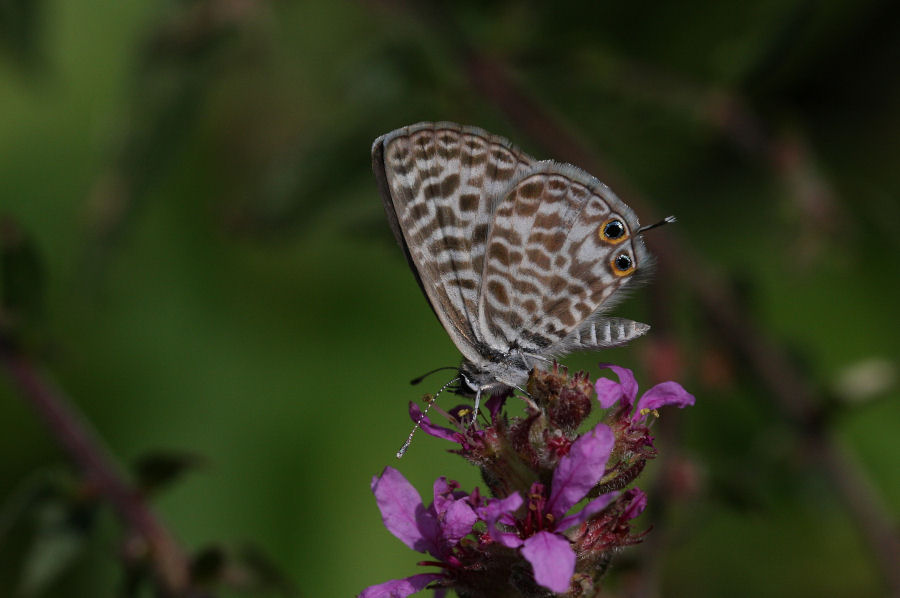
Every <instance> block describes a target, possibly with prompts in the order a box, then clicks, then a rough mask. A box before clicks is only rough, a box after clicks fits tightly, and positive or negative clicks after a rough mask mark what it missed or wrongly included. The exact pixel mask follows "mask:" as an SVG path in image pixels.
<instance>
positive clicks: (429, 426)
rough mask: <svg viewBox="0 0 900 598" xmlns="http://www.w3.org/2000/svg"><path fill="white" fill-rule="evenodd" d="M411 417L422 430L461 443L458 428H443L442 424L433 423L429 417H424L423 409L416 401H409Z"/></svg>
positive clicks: (436, 436)
mask: <svg viewBox="0 0 900 598" xmlns="http://www.w3.org/2000/svg"><path fill="white" fill-rule="evenodd" d="M409 417H410V419H412V420H413V422H418V424H419V427H420V428H422V430H423V431H424V432H425V433H426V434H428V435H430V436H434V437H435V438H443V439H444V440H449V441H450V442H456V443H459V438H460V436H459V432H457V431H456V430H451V429H450V428H442V427H441V426H436V425H434V424H433V423H431V420H430V419H428V418H427V417H422V409H421V408H420V407H419V406H418V405H417V404H416V403H414V402H412V401H410V402H409Z"/></svg>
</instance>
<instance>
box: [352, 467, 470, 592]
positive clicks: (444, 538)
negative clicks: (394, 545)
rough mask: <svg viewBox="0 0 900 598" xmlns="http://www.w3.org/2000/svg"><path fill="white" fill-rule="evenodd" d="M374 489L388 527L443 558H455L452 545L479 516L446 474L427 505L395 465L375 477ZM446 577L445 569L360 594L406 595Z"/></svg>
mask: <svg viewBox="0 0 900 598" xmlns="http://www.w3.org/2000/svg"><path fill="white" fill-rule="evenodd" d="M372 492H373V493H374V494H375V501H376V502H377V503H378V508H379V510H380V511H381V518H382V520H383V521H384V525H385V527H387V528H388V531H390V532H391V533H392V534H394V535H395V536H397V538H398V539H399V540H400V541H401V542H403V543H404V544H406V545H407V546H409V547H410V548H412V549H413V550H416V551H418V552H427V553H429V554H430V555H431V556H433V557H435V558H436V559H438V561H441V562H445V561H447V560H448V559H450V558H451V552H452V549H453V548H454V547H455V546H456V545H457V544H458V543H459V541H460V540H461V539H462V538H463V537H465V536H466V535H468V534H469V533H470V532H471V531H472V526H473V525H475V522H476V521H477V519H478V518H477V516H476V515H475V511H474V510H473V509H472V507H471V506H470V505H469V503H468V501H469V496H468V495H465V494H464V493H457V492H456V485H455V483H449V482H447V479H446V478H444V477H440V478H438V479H437V481H435V483H434V502H433V503H432V504H431V505H430V506H429V507H427V508H426V507H425V505H423V504H422V499H421V497H420V496H419V493H418V492H417V491H416V489H415V488H413V486H412V484H410V483H409V482H408V481H407V480H406V478H404V477H403V474H401V473H400V472H399V471H397V470H396V469H394V468H392V467H385V469H384V471H383V472H382V474H381V476H380V477H375V478H372ZM443 577H444V574H442V573H423V574H419V575H413V576H411V577H407V578H405V579H399V580H397V579H395V580H391V581H388V582H385V583H382V584H379V585H377V586H371V587H369V588H366V589H365V590H364V591H363V592H362V593H361V594H360V598H376V597H384V598H388V597H389V598H402V597H403V596H409V595H410V594H413V593H415V592H418V591H419V590H421V589H422V588H424V587H425V586H427V585H428V584H429V583H431V582H432V581H435V580H439V579H442V578H443Z"/></svg>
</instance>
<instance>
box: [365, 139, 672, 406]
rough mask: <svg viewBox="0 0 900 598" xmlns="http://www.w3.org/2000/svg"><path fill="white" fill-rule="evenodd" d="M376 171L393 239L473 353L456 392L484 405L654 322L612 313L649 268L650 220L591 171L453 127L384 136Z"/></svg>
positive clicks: (466, 355)
mask: <svg viewBox="0 0 900 598" xmlns="http://www.w3.org/2000/svg"><path fill="white" fill-rule="evenodd" d="M372 167H373V170H374V172H375V178H376V179H377V182H378V189H379V191H380V194H381V198H382V200H383V201H384V209H385V212H386V213H387V218H388V222H389V223H390V227H391V230H392V231H393V233H394V237H395V238H396V239H397V243H398V244H399V245H400V247H401V248H402V249H403V253H404V254H405V255H406V259H407V261H408V262H409V266H410V268H411V269H412V272H413V274H414V275H415V277H416V280H417V281H418V283H419V286H420V287H421V288H422V292H423V293H424V294H425V297H426V298H427V299H428V303H429V304H430V305H431V309H432V310H433V311H434V313H435V314H436V315H437V318H438V320H439V321H440V323H441V325H442V326H443V327H444V330H446V331H447V334H449V335H450V338H451V339H452V340H453V343H454V344H455V345H456V347H457V348H458V349H459V351H460V352H461V353H462V355H463V360H462V363H461V364H460V366H459V374H458V380H459V381H460V385H459V389H458V392H460V394H467V395H469V396H475V399H476V406H475V412H476V413H477V411H478V399H479V398H480V397H481V395H482V394H484V393H493V392H496V391H499V390H503V389H507V388H512V387H517V388H521V386H522V385H523V384H524V383H525V382H526V380H527V379H528V375H529V372H530V371H531V370H532V368H533V367H535V366H536V365H538V364H540V363H548V362H551V361H552V360H553V359H555V358H558V357H561V356H563V355H565V354H567V353H570V352H573V351H592V350H596V349H605V348H608V347H615V346H618V345H622V344H625V343H627V342H628V341H630V340H632V339H634V338H636V337H639V336H641V335H643V334H645V333H646V332H647V330H649V328H650V327H649V326H648V325H647V324H642V323H640V322H635V321H632V320H627V319H624V318H614V317H605V316H603V313H604V312H605V311H606V310H608V309H609V308H610V307H611V306H612V305H613V304H615V303H616V301H617V299H620V298H621V297H622V291H623V290H624V289H626V288H627V287H629V286H631V285H633V283H634V281H635V280H637V277H638V275H639V274H640V273H643V272H646V271H647V270H648V269H649V267H650V266H651V264H652V259H651V256H650V254H649V252H648V251H647V249H646V247H645V246H644V242H643V240H642V239H641V232H643V231H645V230H647V229H649V228H651V227H644V228H641V227H640V224H639V223H638V219H637V216H636V215H635V213H634V211H633V210H632V209H631V208H629V207H628V206H627V205H625V203H624V202H622V200H620V199H619V198H618V197H616V195H615V194H614V193H613V192H612V191H611V190H610V189H609V187H607V186H606V185H604V184H603V183H601V182H600V181H599V180H597V179H596V178H594V177H593V176H591V175H590V174H588V173H586V172H585V171H583V170H581V169H579V168H577V167H575V166H572V165H570V164H563V163H559V162H554V161H551V160H536V159H534V158H532V157H531V156H529V155H528V154H526V153H524V152H522V151H521V150H519V149H518V148H516V147H515V146H514V145H512V144H511V143H510V142H509V141H507V140H506V139H504V138H502V137H498V136H496V135H492V134H490V133H488V132H487V131H484V130H482V129H479V128H477V127H471V126H460V125H457V124H454V123H449V122H438V123H430V122H423V123H418V124H415V125H410V126H407V127H402V128H400V129H397V130H395V131H392V132H390V133H387V134H386V135H382V136H381V137H379V138H378V139H376V140H375V142H374V143H373V145H372ZM670 218H671V217H670ZM672 220H674V219H672ZM666 221H671V220H670V219H666ZM653 226H656V225H653ZM451 382H454V381H451ZM448 384H449V383H448Z"/></svg>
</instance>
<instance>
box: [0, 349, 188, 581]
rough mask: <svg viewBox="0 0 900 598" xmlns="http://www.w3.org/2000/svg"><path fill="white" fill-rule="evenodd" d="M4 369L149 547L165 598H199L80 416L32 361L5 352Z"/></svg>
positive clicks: (150, 515)
mask: <svg viewBox="0 0 900 598" xmlns="http://www.w3.org/2000/svg"><path fill="white" fill-rule="evenodd" d="M0 342H2V339H0ZM0 363H2V365H3V368H4V369H5V370H6V372H7V373H8V374H9V378H10V380H11V381H12V382H13V384H14V386H15V388H16V389H17V390H18V391H19V392H20V394H21V395H22V397H23V398H24V399H25V401H26V402H28V403H29V404H30V405H31V406H32V407H33V408H34V410H35V411H36V412H37V414H38V416H39V417H40V418H41V420H42V421H43V422H44V424H45V425H46V426H47V428H48V429H49V430H50V433H51V435H52V436H53V437H54V438H55V439H56V441H57V443H58V444H59V446H60V448H62V450H63V451H64V452H65V453H66V455H67V456H68V457H69V458H70V459H71V460H72V461H73V462H74V464H75V465H76V466H77V467H78V468H79V469H80V470H81V472H82V473H83V474H84V477H85V480H86V481H87V482H88V483H89V484H90V485H91V486H93V487H94V488H96V490H97V492H98V493H99V494H100V495H101V496H103V498H105V499H106V500H107V501H108V502H109V504H110V505H111V506H112V508H113V509H114V510H115V512H116V514H117V515H118V517H119V519H121V521H122V523H123V524H124V525H125V526H126V527H127V528H128V530H129V531H130V532H132V533H134V534H136V535H137V536H138V537H140V538H141V539H142V540H143V541H144V542H145V543H146V547H147V556H148V559H149V560H150V562H151V563H152V566H153V569H154V572H155V574H156V577H157V581H158V583H159V585H160V587H161V589H162V590H163V591H164V592H165V595H167V596H173V597H182V596H192V595H194V594H193V593H191V591H190V587H189V575H188V571H189V564H188V559H187V557H186V556H185V553H184V551H183V550H182V548H181V546H180V545H179V544H178V542H177V541H176V540H175V538H174V537H173V535H172V534H171V533H170V532H169V530H168V529H166V527H165V526H164V525H163V524H162V522H161V521H160V520H159V518H158V517H157V515H156V514H155V513H154V512H153V511H152V510H151V509H150V507H149V506H148V505H147V504H146V503H145V502H144V500H143V497H142V496H141V495H140V493H138V492H137V491H136V490H135V489H134V488H133V487H132V486H131V485H130V484H129V483H128V482H127V481H126V480H125V479H124V477H123V475H122V474H121V472H120V470H119V468H118V467H117V466H116V465H115V463H114V462H113V461H112V459H111V458H110V456H109V454H108V453H107V451H106V450H105V448H104V447H103V445H102V443H101V441H100V440H99V439H98V438H97V437H96V435H95V434H94V432H93V430H91V428H90V425H89V424H88V422H87V421H86V420H85V418H84V417H83V416H82V415H81V413H79V412H78V411H77V410H76V409H75V408H74V407H73V405H72V404H71V402H70V401H69V400H68V398H67V397H66V396H65V395H64V394H63V393H62V391H60V390H59V388H57V387H56V385H55V384H53V383H52V382H51V381H50V380H49V379H48V377H47V376H46V374H45V373H44V372H43V371H41V369H40V368H39V367H38V366H36V365H35V364H34V363H32V362H31V361H30V360H29V359H28V358H26V357H24V356H22V355H20V354H17V353H15V352H13V351H12V350H10V349H8V348H6V347H0Z"/></svg>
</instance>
